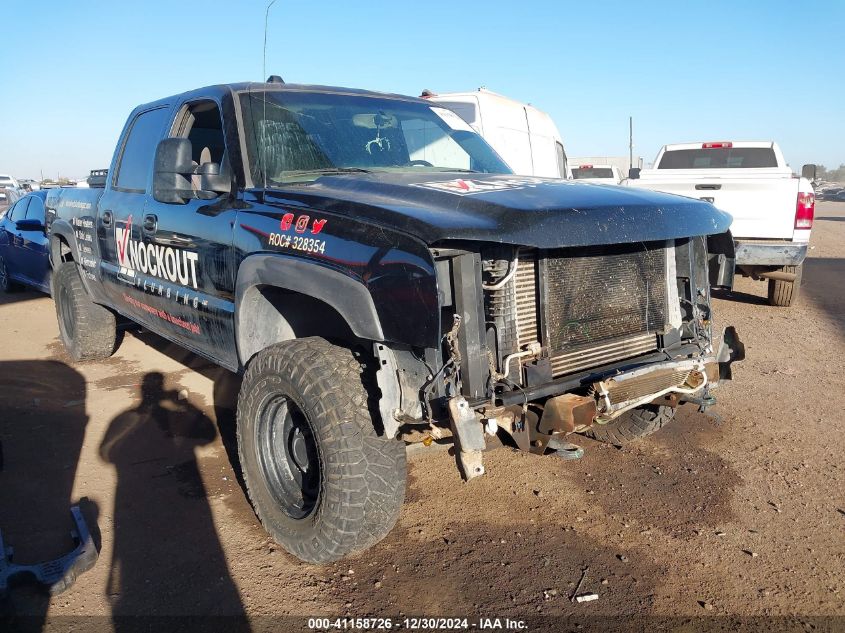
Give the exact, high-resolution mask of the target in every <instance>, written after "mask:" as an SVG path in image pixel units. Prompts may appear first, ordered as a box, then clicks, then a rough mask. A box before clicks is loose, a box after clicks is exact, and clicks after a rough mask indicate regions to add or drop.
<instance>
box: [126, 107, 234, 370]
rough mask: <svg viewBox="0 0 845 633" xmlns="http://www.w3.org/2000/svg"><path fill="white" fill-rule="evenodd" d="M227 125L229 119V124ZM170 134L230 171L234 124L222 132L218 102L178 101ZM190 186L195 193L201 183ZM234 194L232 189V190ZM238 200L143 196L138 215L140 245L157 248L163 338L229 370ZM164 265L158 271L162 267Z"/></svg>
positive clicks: (200, 160)
mask: <svg viewBox="0 0 845 633" xmlns="http://www.w3.org/2000/svg"><path fill="white" fill-rule="evenodd" d="M231 120H232V121H233V118H232V119H231ZM168 128H169V136H171V137H181V138H187V139H188V140H190V141H191V146H192V151H193V156H192V159H193V162H194V163H195V164H196V165H197V166H198V167H199V166H201V165H203V164H205V163H216V164H218V165H220V168H221V173H222V172H228V173H230V174H231V170H232V165H231V164H230V158H229V155H230V152H229V150H228V146H230V145H233V144H235V143H237V131H236V130H235V129H234V125H231V126H229V127H228V128H224V125H223V118H222V117H221V104H220V103H218V102H217V101H215V100H212V99H200V100H196V101H191V102H188V103H185V104H183V105H182V106H181V107H179V108H178V109H177V110H176V112H175V116H173V117H172V118H171V119H170V120H169V122H168ZM191 185H192V187H193V188H194V189H195V190H198V189H199V185H200V182H199V178H198V177H197V176H194V178H193V179H192V181H191ZM233 191H237V189H236V188H235V187H234V186H233ZM235 201H236V196H234V195H228V194H225V195H220V196H217V197H214V198H212V199H198V198H197V199H193V200H188V201H187V202H186V203H185V204H171V203H165V202H158V201H156V200H155V199H154V198H153V197H152V196H150V197H149V199H148V201H147V205H146V207H145V210H144V214H143V218H142V231H143V235H144V240H145V241H146V242H148V243H149V244H152V245H153V246H154V247H155V249H156V250H155V259H156V261H157V266H158V274H157V276H156V278H155V279H153V280H152V296H153V297H154V298H156V299H157V303H156V304H155V305H156V306H157V307H158V308H159V310H160V317H161V318H160V321H159V326H160V327H161V328H164V330H165V331H166V333H167V336H168V338H171V339H172V340H175V341H177V342H179V343H180V344H182V345H184V346H186V347H188V348H189V349H193V350H196V351H198V352H200V353H202V354H203V355H205V356H207V357H209V358H211V359H213V360H215V361H216V362H218V363H220V364H222V365H224V366H226V367H229V368H232V369H235V368H237V366H238V359H237V350H236V348H235V318H234V313H235V269H234V258H233V253H232V239H233V235H234V233H233V230H232V227H233V226H234V224H235V218H236V216H237V210H236V205H235ZM162 267H163V268H162Z"/></svg>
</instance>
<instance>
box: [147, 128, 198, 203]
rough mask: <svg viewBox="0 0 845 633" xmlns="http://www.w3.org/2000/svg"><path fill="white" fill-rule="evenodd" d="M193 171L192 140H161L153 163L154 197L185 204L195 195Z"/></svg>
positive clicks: (162, 200) (158, 199) (161, 200)
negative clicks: (192, 178) (192, 179)
mask: <svg viewBox="0 0 845 633" xmlns="http://www.w3.org/2000/svg"><path fill="white" fill-rule="evenodd" d="M193 173H194V165H193V163H192V162H191V141H189V140H188V139H186V138H166V139H164V140H163V141H161V142H159V144H158V147H156V155H155V162H154V163H153V198H155V199H156V200H157V201H158V202H166V203H169V204H185V203H186V202H187V201H188V200H191V199H192V198H193V197H194V191H193V189H192V188H191V175H192V174H193Z"/></svg>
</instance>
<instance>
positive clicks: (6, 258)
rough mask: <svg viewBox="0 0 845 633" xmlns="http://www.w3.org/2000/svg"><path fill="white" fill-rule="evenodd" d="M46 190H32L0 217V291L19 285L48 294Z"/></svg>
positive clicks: (48, 264)
mask: <svg viewBox="0 0 845 633" xmlns="http://www.w3.org/2000/svg"><path fill="white" fill-rule="evenodd" d="M46 198H47V192H46V191H34V192H32V193H30V194H28V195H26V196H24V197H23V198H21V199H20V200H18V201H17V202H15V203H14V204H13V205H12V206H11V207H9V209H8V210H7V211H6V212H5V213H3V214H0V292H11V291H12V290H15V288H16V287H17V286H19V285H26V286H32V287H33V288H37V289H38V290H40V291H41V292H46V293H47V294H50V261H49V259H48V257H47V251H48V242H47V236H46V235H45V234H44V200H45V199H46Z"/></svg>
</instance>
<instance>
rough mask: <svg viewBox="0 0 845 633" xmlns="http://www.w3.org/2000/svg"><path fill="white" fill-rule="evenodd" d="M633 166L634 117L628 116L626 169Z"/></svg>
mask: <svg viewBox="0 0 845 633" xmlns="http://www.w3.org/2000/svg"><path fill="white" fill-rule="evenodd" d="M633 168H634V117H632V116H629V117H628V169H633Z"/></svg>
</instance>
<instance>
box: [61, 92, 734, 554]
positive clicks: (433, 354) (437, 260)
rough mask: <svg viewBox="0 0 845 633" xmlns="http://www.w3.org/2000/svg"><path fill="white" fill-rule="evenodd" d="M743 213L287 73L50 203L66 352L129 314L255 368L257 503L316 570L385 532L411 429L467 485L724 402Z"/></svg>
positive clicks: (134, 142) (414, 103)
mask: <svg viewBox="0 0 845 633" xmlns="http://www.w3.org/2000/svg"><path fill="white" fill-rule="evenodd" d="M729 224H730V217H729V216H728V215H726V214H725V213H722V212H720V211H718V210H717V209H715V208H714V207H713V206H712V205H710V204H708V203H706V202H701V201H697V200H691V199H686V198H680V197H675V196H670V195H665V194H660V193H653V192H650V191H640V190H635V189H625V188H618V187H608V186H601V185H589V184H575V183H572V182H567V181H561V180H551V179H540V178H526V177H517V176H515V175H513V174H512V172H511V171H510V169H509V168H508V167H507V165H505V164H504V163H503V162H502V160H501V158H499V156H498V155H497V154H496V153H495V152H494V151H493V150H492V149H491V148H490V147H489V146H488V145H487V144H486V143H485V142H484V140H482V138H481V137H480V136H479V135H478V134H476V133H475V132H474V131H473V130H472V128H470V127H469V126H467V125H466V124H465V123H463V122H462V121H461V120H460V119H459V118H458V117H457V116H456V115H455V114H454V113H453V112H452V111H451V110H447V109H444V108H442V107H441V106H440V105H437V104H433V103H431V102H427V101H425V100H423V99H415V98H410V97H404V96H399V95H388V94H380V93H373V92H365V91H361V90H351V89H346V88H329V87H320V86H304V85H290V84H285V83H284V82H282V81H280V80H278V79H273V78H271V80H268V82H266V83H241V84H229V85H220V86H212V87H208V88H203V89H199V90H195V91H192V92H188V93H185V94H182V95H177V96H174V97H168V98H166V99H162V100H160V101H156V102H154V103H150V104H147V105H143V106H140V107H138V108H136V109H135V110H134V111H133V112H132V114H131V115H130V117H129V120H128V121H127V123H126V126H125V128H124V130H123V133H122V135H121V137H120V140H119V142H118V144H117V148H116V150H115V154H114V159H113V161H112V165H111V168H110V169H109V171H108V178H107V182H106V185H105V188H104V189H101V190H94V189H90V190H68V189H65V190H56V191H53V192H51V193H50V194H49V196H48V198H47V225H48V226H47V230H48V234H49V237H50V253H51V262H52V266H53V284H54V285H53V289H54V290H53V296H54V297H55V302H56V312H57V315H58V320H59V326H60V331H61V338H62V340H63V342H64V344H65V346H66V347H67V350H68V352H69V353H70V355H71V356H72V357H73V358H74V359H75V360H77V361H83V360H89V359H102V358H105V357H108V356H109V355H111V354H112V353H114V352H115V348H116V345H117V343H116V342H117V340H118V338H117V327H118V325H119V323H118V320H119V319H121V318H126V319H130V320H131V321H134V322H136V323H139V324H142V325H143V326H144V327H145V328H147V329H149V330H152V331H154V332H157V333H159V334H160V335H161V336H163V337H165V338H167V339H170V340H171V341H174V342H176V343H178V344H179V345H182V346H184V347H185V348H187V349H189V350H191V351H193V352H195V353H197V354H200V355H202V356H204V357H206V358H208V359H211V360H212V361H214V362H215V363H219V364H220V365H222V366H224V367H226V368H228V369H230V370H231V371H233V372H240V373H242V374H243V382H242V387H241V391H240V396H239V400H238V412H237V415H238V441H239V450H240V460H241V466H242V468H243V472H244V478H245V481H246V485H247V488H248V494H249V496H250V498H251V500H252V503H253V506H254V508H255V510H256V513H257V515H258V517H259V518H260V520H261V521H262V523H263V524H264V526H265V527H266V528H267V530H268V531H269V532H270V534H271V535H272V536H273V537H274V538H275V539H276V540H277V541H278V542H279V543H281V544H282V545H283V546H284V547H285V548H287V549H288V550H289V551H290V552H292V553H293V554H295V555H296V556H298V557H299V558H301V559H303V560H306V561H313V562H324V561H330V560H336V559H338V558H340V557H342V556H344V555H346V554H348V553H350V552H353V551H358V550H362V549H364V548H366V547H369V546H371V545H373V544H374V543H376V542H377V541H378V540H379V539H381V538H383V537H384V536H385V535H386V534H387V533H388V532H389V531H390V529H391V527H392V526H393V524H394V523H395V521H396V518H397V516H398V514H399V510H400V507H401V504H402V502H403V498H404V492H405V479H406V446H407V445H408V443H410V442H422V443H424V444H425V445H426V446H427V445H429V444H431V443H432V442H437V443H445V442H454V443H455V455H456V458H457V463H458V466H459V469H460V472H461V473H462V475H463V477H464V478H466V479H471V478H473V477H475V476H478V475H481V474H483V472H484V466H483V463H482V451H483V450H484V449H485V448H486V447H487V446H488V441H489V443H490V444H491V445H493V444H499V443H504V444H505V445H509V446H511V447H514V448H517V449H520V450H523V451H527V452H530V453H534V454H536V455H538V456H540V455H546V456H547V457H545V458H544V459H553V458H554V457H553V456H556V457H562V458H577V457H578V456H579V455H580V453H581V452H582V451H581V450H580V448H579V447H578V446H577V444H573V443H572V442H571V440H572V439H573V438H575V437H577V436H576V435H574V434H577V433H582V434H586V435H588V436H591V437H593V438H595V439H598V440H602V441H606V442H612V443H616V444H620V443H623V442H625V441H628V440H631V439H634V438H637V437H640V436H643V435H647V434H649V433H651V432H652V431H654V430H656V429H658V428H660V427H661V426H663V425H664V424H666V423H667V422H669V421H670V420H671V419H672V417H673V415H674V412H675V408H676V407H677V406H679V405H680V404H681V403H684V402H691V403H695V405H697V406H699V407H704V406H707V405H709V404H711V403H712V402H713V401H714V399H713V397H712V395H711V390H712V388H713V387H715V386H716V385H717V384H718V383H719V381H720V379H725V378H729V377H730V364H731V362H733V361H734V360H738V359H740V358H741V356H742V346H741V343H739V341H738V340H737V339H736V336H735V332H733V330H732V328H728V330H726V332H725V334H724V335H723V337H722V339H723V340H722V344H721V346H719V349H718V351H717V349H716V344H717V342H718V337H714V336H713V334H712V331H711V318H712V315H711V308H710V290H709V287H710V283H709V282H710V281H711V280H717V279H718V278H720V277H724V276H725V275H726V274H727V272H726V270H725V265H726V264H725V263H726V262H730V261H731V259H730V258H731V256H732V253H727V252H721V253H720V252H718V250H719V249H718V248H714V246H716V247H718V245H719V244H720V243H725V244H727V243H729V242H730V241H729V240H727V239H719V236H720V235H722V234H725V232H726V231H727V229H728V226H729ZM708 236H711V237H709V238H708ZM708 243H709V244H710V248H708ZM708 270H709V272H708ZM466 494H472V492H471V489H467V492H466Z"/></svg>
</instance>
